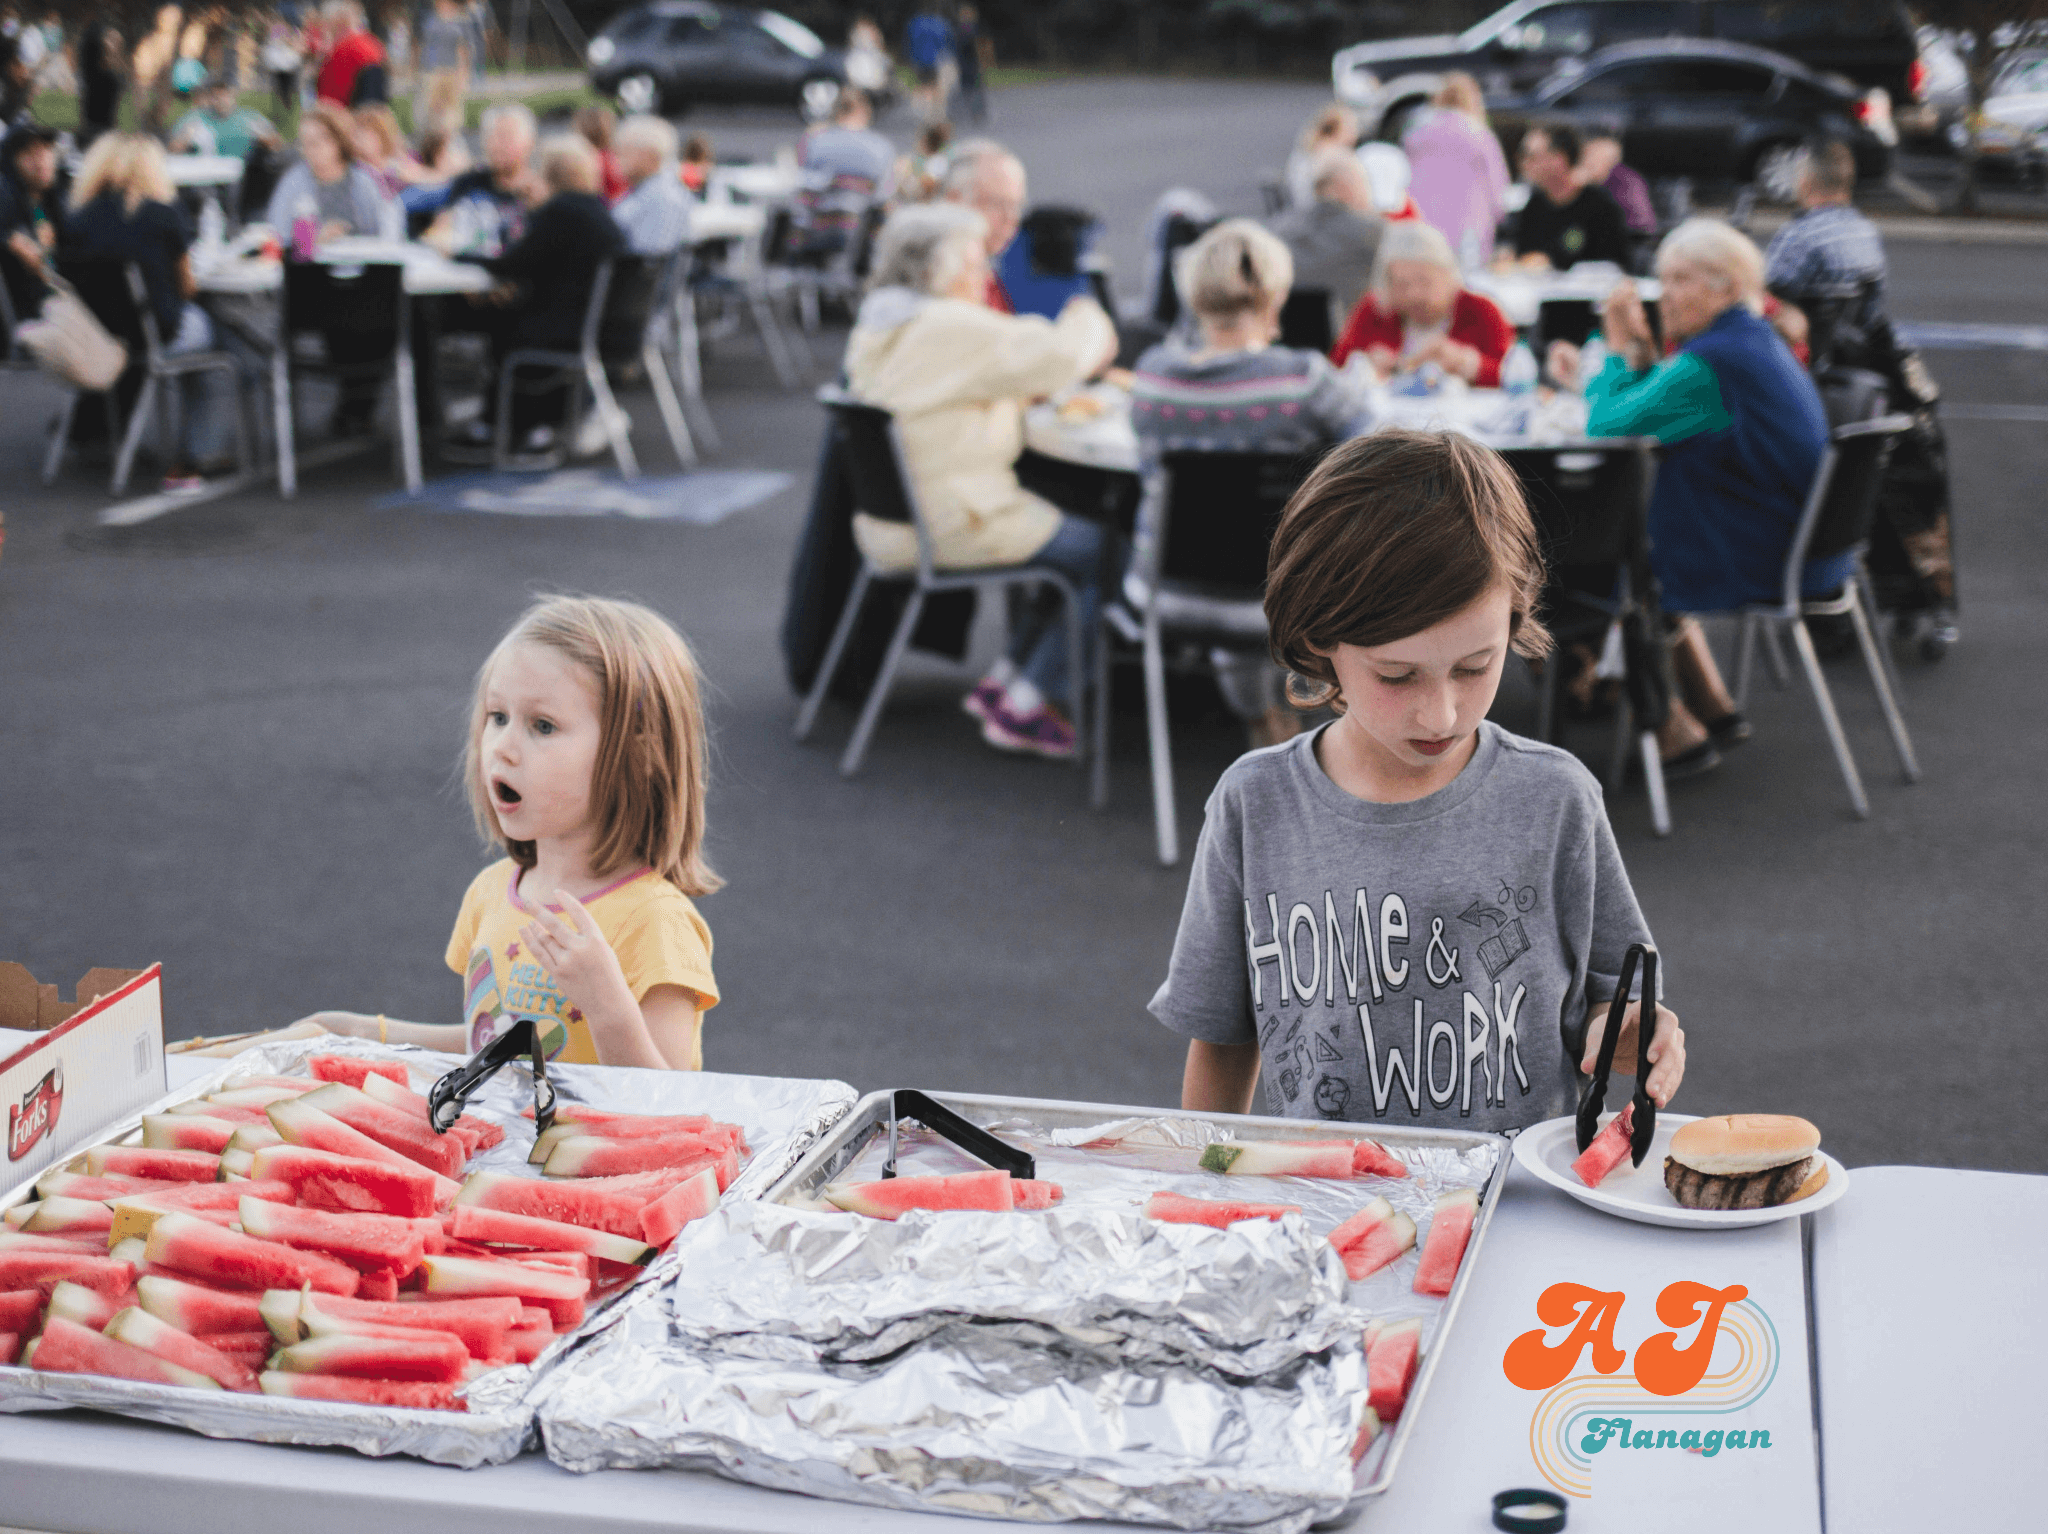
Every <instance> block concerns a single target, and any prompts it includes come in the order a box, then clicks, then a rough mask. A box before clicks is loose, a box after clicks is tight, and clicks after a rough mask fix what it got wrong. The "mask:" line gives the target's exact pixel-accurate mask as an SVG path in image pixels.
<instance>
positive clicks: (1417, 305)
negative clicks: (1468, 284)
mask: <svg viewBox="0 0 2048 1534" xmlns="http://www.w3.org/2000/svg"><path fill="white" fill-rule="evenodd" d="M1462 281H1463V278H1462V275H1461V274H1460V272H1459V271H1458V258H1457V257H1456V256H1455V255H1453V254H1452V253H1451V242H1450V241H1449V240H1447V239H1445V238H1444V237H1443V235H1442V234H1441V233H1440V232H1438V231H1437V230H1436V229H1433V228H1432V227H1430V226H1429V225H1428V224H1425V223H1421V222H1419V221H1415V220H1410V221H1407V222H1403V223H1395V224H1389V225H1388V226H1387V232H1386V234H1385V236H1384V237H1383V238H1382V239H1381V240H1380V254H1379V260H1378V261H1377V262H1376V263H1375V264H1374V266H1373V278H1372V288H1371V290H1370V291H1369V292H1368V293H1367V294H1366V295H1365V297H1363V298H1362V299H1360V300H1359V301H1358V307H1357V308H1356V309H1354V310H1353V311H1352V312H1351V318H1350V320H1349V321H1347V322H1346V323H1345V326H1344V333H1343V334H1342V335H1340V336H1339V337H1338V338H1337V344H1336V346H1335V347H1334V348H1333V349H1332V350H1331V352H1330V360H1331V361H1333V362H1335V363H1336V364H1337V365H1338V366H1339V367H1342V366H1343V365H1344V364H1345V363H1346V362H1347V361H1349V360H1350V358H1351V357H1352V355H1353V354H1354V353H1362V354H1363V355H1364V357H1365V359H1366V360H1367V361H1368V362H1370V363H1371V364H1372V366H1373V369H1374V371H1375V372H1377V373H1378V374H1379V375H1380V377H1382V378H1386V377H1388V376H1390V375H1391V374H1393V373H1396V372H1406V371H1408V370H1410V369H1413V368H1419V367H1421V366H1422V365H1423V364H1424V363H1428V362H1434V363H1435V364H1436V365H1437V366H1438V367H1440V368H1442V369H1443V370H1444V371H1445V372H1446V373H1452V374H1455V375H1456V376H1457V377H1459V378H1462V379H1464V380H1465V382H1467V383H1469V384H1474V385H1476V386H1478V387H1479V388H1482V389H1490V388H1493V387H1495V386H1496V385H1498V384H1499V383H1500V364H1501V359H1502V358H1504V357H1506V356H1507V354H1508V348H1509V347H1511V346H1513V345H1514V344H1515V332H1514V328H1513V327H1512V326H1510V325H1509V324H1508V322H1507V320H1506V318H1505V317H1504V316H1503V315H1502V314H1501V312H1500V310H1499V308H1498V307H1496V306H1495V304H1494V302H1493V300H1492V299H1490V298H1485V297H1482V296H1481V295H1479V294H1477V293H1474V292H1471V291H1469V290H1468V289H1466V288H1465V287H1463V286H1462Z"/></svg>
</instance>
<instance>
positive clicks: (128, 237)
mask: <svg viewBox="0 0 2048 1534" xmlns="http://www.w3.org/2000/svg"><path fill="white" fill-rule="evenodd" d="M191 248H192V230H191V228H190V226H189V225H188V224H187V222H186V219H185V215H184V213H183V212H182V211H181V210H180V209H179V208H178V205H177V193H176V191H175V190H174V189H173V188H172V186H171V177H170V171H169V168H168V167H167V166H166V165H165V164H164V150H163V145H161V144H159V143H158V142H157V141H156V140H155V139H153V138H150V137H149V136H148V135H146V134H141V133H107V134H103V135H102V136H101V137H99V138H98V139H96V140H94V142H93V146H92V148H91V150H90V151H88V152H87V154H86V157H85V163H84V164H82V165H81V166H79V169H78V180H77V181H76V183H74V184H73V186H72V188H71V212H70V217H69V218H68V220H67V221H66V225H65V230H64V254H65V255H66V256H77V257H80V258H84V259H96V260H106V261H121V262H128V263H132V264H133V265H134V266H135V267H136V268H137V269H138V270H139V271H140V272H141V273H142V283H143V287H144V289H145V291H146V292H147V294H148V303H149V312H150V313H151V314H152V315H153V316H154V317H155V320H156V327H157V334H158V338H159V339H160V340H161V341H162V343H163V348H164V351H165V352H166V353H167V354H169V355H172V356H177V355H180V354H185V353H191V352H203V351H211V350H212V349H213V347H214V344H215V342H214V328H213V321H212V320H211V319H210V318H209V317H208V316H207V313H206V311H205V310H204V309H202V308H200V307H199V305H198V304H196V303H194V302H193V301H192V299H193V295H194V294H195V293H197V292H198V284H197V283H196V282H195V281H194V280H193V277H192V263H191V260H190V258H189V256H188V254H187V253H188V252H189V251H190V250H191ZM179 390H180V396H181V400H182V403H183V406H184V410H183V432H182V436H181V438H180V441H179V443H178V456H177V457H176V458H175V459H174V460H173V461H172V463H171V464H170V467H169V472H168V473H167V474H166V475H165V477H164V489H165V490H167V491H171V492H173V493H176V492H179V491H190V490H196V489H198V488H199V487H200V485H201V483H202V476H205V475H216V474H224V473H227V472H229V471H230V470H232V469H233V467H234V460H233V459H232V458H231V457H230V456H228V451H227V443H228V435H229V433H230V432H231V431H232V429H233V424H234V412H235V410H237V409H238V408H239V406H238V403H237V401H236V399H235V393H236V384H235V383H234V381H233V380H232V379H230V378H228V377H227V376H226V375H224V374H222V373H220V372H218V371H208V372H202V373H187V374H185V375H183V377H181V378H180V379H179Z"/></svg>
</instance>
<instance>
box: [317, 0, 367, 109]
mask: <svg viewBox="0 0 2048 1534" xmlns="http://www.w3.org/2000/svg"><path fill="white" fill-rule="evenodd" d="M321 14H322V15H323V16H324V17H325V19H326V22H327V31H328V35H329V36H331V37H332V38H333V39H334V48H333V51H332V52H330V53H329V54H328V55H327V61H326V62H325V63H324V64H322V65H321V66H320V79H319V85H318V87H317V90H318V94H319V97H320V99H321V100H322V101H331V102H333V103H334V104H335V105H336V106H338V107H348V106H352V105H354V102H355V93H356V77H357V76H358V75H360V74H361V73H362V72H363V70H364V69H365V68H367V67H368V66H369V65H372V64H376V65H379V66H381V65H382V64H383V63H384V45H383V44H382V43H380V42H378V41H377V38H376V35H375V34H374V33H372V32H370V31H369V30H368V29H367V28H366V27H365V26H364V24H363V8H362V7H361V6H360V5H357V4H356V3H355V0H331V3H330V4H329V5H328V6H327V8H326V10H325V11H323V12H322V13H321Z"/></svg>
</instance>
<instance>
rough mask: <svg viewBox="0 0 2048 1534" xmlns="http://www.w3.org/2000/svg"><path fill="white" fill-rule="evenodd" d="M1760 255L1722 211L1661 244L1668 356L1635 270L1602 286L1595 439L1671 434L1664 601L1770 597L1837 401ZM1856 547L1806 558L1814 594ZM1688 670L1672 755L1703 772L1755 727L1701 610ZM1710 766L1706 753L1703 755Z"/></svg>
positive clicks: (1562, 371) (1672, 604)
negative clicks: (1766, 315)
mask: <svg viewBox="0 0 2048 1534" xmlns="http://www.w3.org/2000/svg"><path fill="white" fill-rule="evenodd" d="M1763 275H1764V264H1763V256H1762V255H1761V253H1759V252H1758V250H1757V248H1756V246H1755V245H1754V244H1752V243H1751V242H1750V240H1749V238H1748V236H1746V235H1744V234H1742V233H1741V232H1740V231H1739V230H1736V229H1734V228H1733V227H1731V226H1730V225H1728V224H1725V223H1723V222H1721V221H1720V220H1719V219H1711V218H1695V219H1688V220H1687V221H1686V222H1684V223H1683V224H1680V225H1679V226H1678V227H1677V228H1676V229H1674V230H1672V231H1671V233H1670V234H1669V235H1667V236H1666V237H1665V239H1664V243H1663V245H1662V246H1661V247H1660V248H1659V249H1658V252H1657V276H1658V279H1659V281H1660V282H1661V283H1662V284H1663V297H1662V300H1661V302H1660V305H1659V309H1660V313H1661V315H1662V317H1663V325H1664V339H1665V341H1666V342H1667V343H1668V344H1669V346H1670V347H1671V348H1672V350H1671V351H1670V353H1669V354H1668V355H1665V354H1663V353H1662V352H1661V351H1660V349H1659V347H1658V345H1657V342H1656V340H1655V338H1654V337H1652V335H1651V333H1650V327H1649V323H1648V320H1647V319H1646V317H1645V316H1644V313H1643V306H1642V302H1641V300H1640V299H1639V298H1638V297H1637V295H1636V291H1635V286H1634V284H1632V283H1623V284H1622V285H1621V286H1620V287H1618V288H1616V289H1615V290H1614V292H1613V293H1612V294H1611V295H1610V296H1609V297H1608V300H1607V304H1606V307H1605V310H1604V312H1603V319H1602V326H1601V334H1602V338H1603V341H1604V344H1605V346H1606V348H1607V351H1608V354H1609V355H1608V358H1607V362H1606V365H1605V366H1604V367H1603V368H1602V369H1601V371H1600V372H1599V374H1598V375H1597V376H1595V377H1592V378H1588V379H1586V380H1585V381H1584V382H1585V391H1586V402H1587V405H1588V406H1589V410H1590V416H1589V419H1588V421H1587V425H1586V430H1587V432H1588V433H1589V434H1591V435H1592V436H1596V437H1655V438H1656V439H1657V440H1658V441H1659V442H1661V443H1663V444H1664V448H1665V451H1664V454H1663V461H1662V464H1661V466H1660V467H1659V468H1658V471H1657V486H1656V489H1655V491H1654V492H1653V493H1652V496H1651V500H1650V550H1651V552H1650V562H1651V566H1652V568H1653V569H1654V570H1655V572H1656V575H1657V583H1658V587H1659V589H1660V591H1661V594H1662V599H1663V603H1664V606H1665V608H1666V610H1667V611H1669V612H1674V613H1691V612H1726V611H1729V610H1731V609H1734V608H1738V607H1741V606H1742V605H1743V604H1744V603H1746V602H1754V601H1762V600H1767V599H1769V598H1771V597H1773V596H1774V595H1776V593H1777V591H1778V589H1779V581H1780V580H1781V579H1782V577H1783V573H1784V568H1785V555H1786V552H1787V550H1789V549H1790V548H1791V546H1792V537H1793V534H1794V532H1795V531H1796V530H1797V528H1798V525H1799V515H1800V512H1801V510H1802V508H1803V506H1804V504H1805V501H1806V495H1807V492H1808V491H1809V490H1810V489H1811V488H1812V486H1813V477H1814V475H1815V474H1816V473H1817V472H1818V471H1819V468H1820V460H1821V453H1822V451H1823V449H1824V448H1825V447H1826V445H1827V437H1828V421H1827V412H1826V410H1825V409H1824V408H1823V406H1822V404H1821V399H1820V394H1819V391H1818V390H1816V389H1815V388H1814V384H1813V380H1812V379H1811V378H1809V377H1808V376H1807V375H1806V372H1805V371H1804V370H1803V369H1802V368H1801V367H1800V366H1799V364H1798V362H1797V361H1795V360H1794V358H1793V356H1792V353H1791V352H1790V351H1789V350H1788V349H1787V348H1786V346H1785V343H1784V341H1783V340H1782V339H1781V338H1780V337H1779V335H1778V333H1777V332H1776V331H1775V330H1773V329H1772V328H1771V327H1770V325H1769V324H1768V323H1766V322H1765V321H1764V319H1763V318H1762V317H1761V314H1760V312H1759V311H1760V309H1761V303H1762V295H1763ZM1551 360H1552V369H1551V371H1552V375H1553V376H1555V377H1559V378H1562V379H1567V380H1569V379H1570V378H1572V377H1573V376H1575V374H1576V372H1577V363H1578V360H1579V359H1578V357H1577V355H1576V354H1575V353H1574V352H1573V351H1572V350H1571V349H1570V348H1569V347H1553V348H1552V358H1551ZM1849 565H1850V561H1849V559H1848V557H1847V556H1846V555H1844V556H1837V557H1832V558H1829V559H1824V560H1814V561H1813V562H1812V563H1810V564H1809V565H1808V566H1807V568H1806V576H1805V586H1806V590H1807V591H1808V592H1809V593H1810V594H1816V595H1817V594H1820V593H1823V592H1828V591H1833V590H1835V589H1836V588H1838V587H1839V586H1840V585H1841V584H1842V582H1843V581H1844V580H1846V579H1847V578H1848V575H1849ZM1676 657H1677V660H1678V679H1679V681H1680V683H1681V684H1682V685H1683V686H1684V689H1685V693H1686V696H1687V700H1688V702H1689V703H1690V707H1689V708H1688V707H1686V706H1685V705H1681V704H1677V703H1675V702H1674V707H1673V710H1672V718H1671V721H1670V723H1669V724H1667V725H1666V726H1665V736H1664V742H1663V744H1664V749H1665V753H1666V762H1667V769H1668V768H1669V767H1672V766H1677V767H1680V768H1681V769H1694V770H1701V771H1704V770H1706V769H1708V768H1711V767H1712V766H1713V765H1715V764H1716V763H1717V762H1718V760H1719V757H1718V754H1717V753H1716V751H1715V749H1714V748H1715V746H1716V745H1717V744H1718V745H1732V744H1735V743H1736V742H1738V741H1740V740H1743V739H1745V738H1746V737H1747V735H1748V731H1749V726H1748V724H1747V722H1746V721H1745V720H1744V719H1743V717H1742V715H1741V714H1740V713H1738V712H1737V711H1736V708H1735V702H1734V699H1733V698H1731V697H1730V696H1729V695H1728V691H1727V689H1726V688H1725V687H1723V686H1722V685H1721V678H1720V675H1719V673H1718V672H1717V671H1716V670H1715V669H1714V664H1713V658H1712V656H1711V654H1710V653H1709V652H1708V650H1707V647H1706V643H1705V640H1704V639H1703V638H1701V637H1700V635H1699V626H1698V625H1697V624H1696V623H1689V622H1688V623H1685V624H1682V625H1680V626H1679V630H1678V635H1677V643H1676ZM1702 764H1704V765H1702Z"/></svg>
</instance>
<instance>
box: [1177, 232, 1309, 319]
mask: <svg viewBox="0 0 2048 1534" xmlns="http://www.w3.org/2000/svg"><path fill="white" fill-rule="evenodd" d="M1174 277H1175V280H1176V281H1177V282H1178V283H1179V285H1180V290H1181V292H1183V293H1185V294H1186V295H1187V301H1188V307H1189V308H1190V309H1192V310H1194V311H1195V314H1196V315H1197V317H1199V318H1201V319H1205V320H1217V321H1228V320H1233V319H1236V318H1237V317H1238V316H1239V315H1241V314H1256V313H1258V312H1260V311H1261V310H1264V309H1267V308H1274V309H1277V308H1278V307H1279V306H1280V305H1281V304H1284V303H1285V302H1287V290H1288V289H1289V288H1291V287H1293V286H1294V256H1293V255H1292V253H1290V252H1289V250H1288V249H1287V246H1286V245H1285V244H1284V243H1282V241H1281V239H1280V237H1279V236H1278V235H1276V234H1273V233H1271V232H1270V231H1268V230H1266V229H1263V228H1261V227H1260V226H1259V225H1257V224H1255V223H1253V222H1252V221H1251V220H1250V219H1248V218H1227V219H1225V220H1224V221H1223V222H1222V223H1220V224H1218V225H1217V226H1216V227H1215V228H1213V229H1211V230H1210V231H1209V232H1208V233H1207V234H1205V235H1203V236H1202V237H1201V238H1200V239H1199V240H1197V241H1195V243H1194V244H1192V245H1190V246H1189V247H1188V248H1187V249H1186V250H1185V251H1183V252H1182V253H1181V257H1180V260H1179V262H1178V264H1177V265H1176V267H1175V269H1174Z"/></svg>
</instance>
